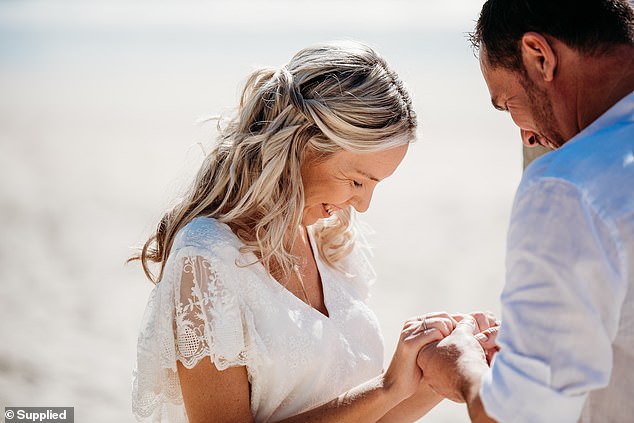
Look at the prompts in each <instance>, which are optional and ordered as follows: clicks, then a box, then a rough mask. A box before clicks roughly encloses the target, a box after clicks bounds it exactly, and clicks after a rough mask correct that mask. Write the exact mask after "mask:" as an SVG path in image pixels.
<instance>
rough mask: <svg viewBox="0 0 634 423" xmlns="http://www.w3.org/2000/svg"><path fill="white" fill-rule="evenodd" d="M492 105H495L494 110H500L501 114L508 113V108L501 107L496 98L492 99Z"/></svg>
mask: <svg viewBox="0 0 634 423" xmlns="http://www.w3.org/2000/svg"><path fill="white" fill-rule="evenodd" d="M491 104H493V108H494V109H495V110H499V111H501V112H506V111H508V109H507V108H506V107H504V106H500V105H499V104H498V101H497V98H495V97H491Z"/></svg>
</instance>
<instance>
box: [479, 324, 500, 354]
mask: <svg viewBox="0 0 634 423" xmlns="http://www.w3.org/2000/svg"><path fill="white" fill-rule="evenodd" d="M499 331H500V327H499V326H493V327H490V328H488V329H486V330H484V331H482V332H480V333H478V334H476V335H475V338H476V339H477V340H478V342H479V343H480V345H482V348H483V349H484V350H485V351H487V350H490V349H493V348H497V344H496V342H495V341H496V339H497V336H498V332H499Z"/></svg>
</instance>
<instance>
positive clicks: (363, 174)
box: [355, 169, 381, 182]
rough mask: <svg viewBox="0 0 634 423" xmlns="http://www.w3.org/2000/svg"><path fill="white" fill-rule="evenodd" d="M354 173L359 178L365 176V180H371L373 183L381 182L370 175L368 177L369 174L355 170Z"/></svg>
mask: <svg viewBox="0 0 634 423" xmlns="http://www.w3.org/2000/svg"><path fill="white" fill-rule="evenodd" d="M355 172H356V173H358V174H359V175H361V176H365V177H366V178H368V179H371V180H373V181H374V182H381V180H380V179H379V178H377V177H375V176H372V175H370V174H368V173H366V172H364V171H362V170H359V169H355Z"/></svg>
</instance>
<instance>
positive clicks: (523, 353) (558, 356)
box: [480, 178, 626, 422]
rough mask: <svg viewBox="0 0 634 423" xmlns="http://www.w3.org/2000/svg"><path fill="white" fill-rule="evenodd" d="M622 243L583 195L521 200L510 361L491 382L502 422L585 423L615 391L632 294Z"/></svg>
mask: <svg viewBox="0 0 634 423" xmlns="http://www.w3.org/2000/svg"><path fill="white" fill-rule="evenodd" d="M617 247H618V239H616V236H615V231H614V230H612V227H611V225H610V224H609V220H606V219H605V216H604V213H601V211H599V210H597V208H596V207H594V206H593V205H592V204H591V203H590V202H589V200H588V199H587V198H585V196H584V193H583V192H582V191H580V190H579V189H578V187H576V186H574V185H572V184H570V183H569V182H566V181H562V180H559V179H554V178H548V179H543V180H540V181H538V182H535V183H534V184H533V185H532V186H531V187H529V188H527V189H525V190H523V191H520V193H518V196H517V197H516V200H515V204H514V208H513V213H512V217H511V225H510V228H509V235H508V248H507V263H506V265H507V275H506V285H505V288H504V291H503V293H502V298H501V300H502V322H503V323H502V327H501V330H500V334H499V336H498V344H499V345H500V352H499V353H498V354H497V355H496V357H495V359H494V361H493V363H492V365H491V371H490V372H489V373H488V374H487V375H486V376H485V378H484V379H483V381H482V385H481V390H480V395H481V399H482V402H483V404H484V407H485V410H486V412H487V414H488V415H490V416H491V417H493V418H495V419H496V420H498V421H501V422H507V421H514V422H547V421H553V422H554V421H556V422H576V421H578V419H579V416H580V414H581V412H582V408H583V404H584V402H585V399H586V397H587V394H588V393H589V392H590V391H592V390H595V389H599V388H602V387H604V386H606V385H607V383H608V381H609V378H610V372H611V369H612V341H613V340H614V338H615V336H616V331H617V326H618V319H619V315H620V308H621V305H622V302H623V299H624V296H625V291H626V287H625V286H624V283H623V282H622V280H623V278H622V277H621V276H620V275H619V272H620V265H619V263H620V259H619V253H618V248H617Z"/></svg>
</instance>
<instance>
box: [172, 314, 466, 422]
mask: <svg viewBox="0 0 634 423" xmlns="http://www.w3.org/2000/svg"><path fill="white" fill-rule="evenodd" d="M455 325H456V322H455V320H454V319H452V318H451V317H450V316H449V315H447V314H446V313H437V314H433V315H430V314H428V315H427V316H426V319H425V320H423V319H422V318H417V319H411V320H408V321H407V322H405V325H404V326H403V330H402V331H401V335H400V338H399V342H398V345H397V348H396V352H395V353H394V356H393V357H392V362H391V363H390V366H389V368H388V369H387V371H385V372H383V373H382V374H381V375H379V376H377V377H375V378H373V379H371V380H369V381H367V382H365V383H363V384H361V385H359V386H357V387H356V388H353V389H351V390H349V391H348V392H345V393H344V394H342V395H340V396H339V397H337V398H335V399H333V400H332V401H330V402H328V403H326V404H324V405H322V406H320V407H317V408H314V409H312V410H309V411H307V412H304V413H301V414H299V415H297V416H294V417H291V418H289V419H286V420H284V422H286V423H294V422H359V421H377V420H379V419H381V417H383V416H384V415H385V414H386V413H388V412H389V411H390V410H392V409H393V408H394V407H396V406H397V405H399V404H401V403H402V402H403V401H404V400H406V399H408V398H410V397H412V395H414V394H415V393H417V390H419V388H420V386H421V381H422V372H421V370H420V368H419V367H418V365H417V363H416V358H417V356H418V351H419V350H420V349H421V348H422V347H423V346H425V345H427V344H429V343H431V342H434V341H438V340H440V339H442V338H444V337H445V336H447V335H449V333H451V331H452V330H453V328H454V327H455ZM178 374H179V378H180V383H181V390H182V393H183V400H184V403H185V410H186V412H187V416H188V418H189V421H190V423H210V422H236V421H240V422H252V421H253V416H252V414H251V410H250V399H249V382H248V378H247V372H246V368H245V367H231V368H229V369H226V370H224V371H218V369H217V368H216V367H215V366H214V364H213V363H212V362H211V360H208V359H204V360H202V361H200V362H199V363H198V364H197V365H196V366H195V367H193V368H192V369H187V368H185V367H184V366H183V365H182V364H181V363H178ZM419 394H420V396H419V395H417V397H418V399H419V400H421V401H422V402H423V403H425V404H429V408H431V407H432V406H433V405H432V403H433V402H434V401H437V396H436V394H434V393H433V392H430V391H428V390H423V391H420V392H419ZM412 400H414V398H412ZM434 405H435V404H434ZM423 414H424V413H423Z"/></svg>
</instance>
